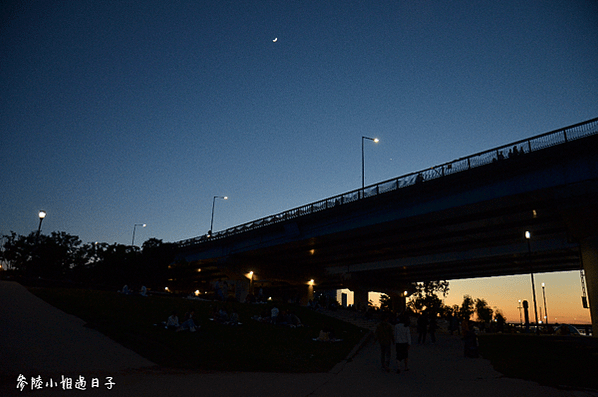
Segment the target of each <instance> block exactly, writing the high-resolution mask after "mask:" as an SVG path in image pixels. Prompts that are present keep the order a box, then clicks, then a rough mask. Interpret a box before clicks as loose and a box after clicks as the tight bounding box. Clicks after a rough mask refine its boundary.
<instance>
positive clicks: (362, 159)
mask: <svg viewBox="0 0 598 397" xmlns="http://www.w3.org/2000/svg"><path fill="white" fill-rule="evenodd" d="M366 139H368V140H370V141H372V142H374V143H378V142H380V140H379V139H378V138H368V137H367V136H362V137H361V189H363V188H364V187H365V160H364V154H363V142H364V141H365V140H366Z"/></svg>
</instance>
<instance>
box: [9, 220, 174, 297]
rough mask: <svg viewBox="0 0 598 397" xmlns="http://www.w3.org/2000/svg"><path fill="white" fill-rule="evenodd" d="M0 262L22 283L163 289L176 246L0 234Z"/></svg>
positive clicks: (62, 235)
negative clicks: (134, 286) (54, 281)
mask: <svg viewBox="0 0 598 397" xmlns="http://www.w3.org/2000/svg"><path fill="white" fill-rule="evenodd" d="M0 239H2V252H1V257H0V260H1V263H2V267H3V269H4V270H5V271H6V273H8V274H11V275H14V276H15V277H17V278H21V279H23V280H24V281H26V282H27V281H28V282H31V281H34V280H40V279H42V280H60V281H64V282H73V283H79V284H83V285H93V286H96V287H109V288H113V287H122V286H123V285H124V284H129V285H138V286H139V287H140V286H141V285H145V286H147V287H148V288H152V287H155V288H158V287H160V288H164V285H166V284H165V283H166V281H167V279H168V274H167V273H168V266H169V265H170V264H171V263H172V262H173V261H174V260H175V258H176V251H177V245H176V244H175V243H164V242H162V240H159V239H156V238H151V239H149V240H147V241H145V242H144V243H143V245H142V246H141V247H137V246H132V245H123V244H117V243H114V244H107V243H85V244H84V243H83V242H82V241H81V240H80V239H79V237H77V236H73V235H70V234H68V233H65V232H52V233H51V234H50V235H45V234H39V233H37V232H31V233H30V234H28V235H26V236H23V235H18V234H16V233H14V232H11V233H10V234H9V235H3V236H1V237H0Z"/></svg>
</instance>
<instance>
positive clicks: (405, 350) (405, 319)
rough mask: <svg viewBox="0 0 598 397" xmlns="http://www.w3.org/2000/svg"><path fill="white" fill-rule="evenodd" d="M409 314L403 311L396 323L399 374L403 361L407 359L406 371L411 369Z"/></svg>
mask: <svg viewBox="0 0 598 397" xmlns="http://www.w3.org/2000/svg"><path fill="white" fill-rule="evenodd" d="M409 325H410V321H409V315H408V314H406V313H403V315H402V316H401V318H400V320H399V322H398V323H397V324H396V325H395V329H394V331H395V333H394V336H395V348H396V351H397V374H400V373H401V361H403V360H404V361H405V371H409V348H410V347H411V329H410V328H409Z"/></svg>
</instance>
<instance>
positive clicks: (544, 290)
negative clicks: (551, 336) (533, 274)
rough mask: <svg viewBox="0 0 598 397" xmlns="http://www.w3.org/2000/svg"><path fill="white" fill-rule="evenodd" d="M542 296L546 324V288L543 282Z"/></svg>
mask: <svg viewBox="0 0 598 397" xmlns="http://www.w3.org/2000/svg"><path fill="white" fill-rule="evenodd" d="M542 296H543V297H544V320H545V321H544V322H545V323H546V324H548V311H547V310H546V288H545V287H544V283H542Z"/></svg>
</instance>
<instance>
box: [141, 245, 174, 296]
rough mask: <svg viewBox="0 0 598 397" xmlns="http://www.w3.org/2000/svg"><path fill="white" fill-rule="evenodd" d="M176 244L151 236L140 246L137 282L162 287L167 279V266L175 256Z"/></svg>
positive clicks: (152, 286)
mask: <svg viewBox="0 0 598 397" xmlns="http://www.w3.org/2000/svg"><path fill="white" fill-rule="evenodd" d="M177 248H178V246H177V245H176V244H174V243H163V242H162V240H158V239H156V238H151V239H149V240H147V241H146V242H145V243H143V245H142V247H141V257H140V260H139V264H140V266H141V269H139V271H140V276H141V277H140V279H139V282H140V283H141V284H143V285H146V286H148V287H151V288H158V287H160V288H163V287H164V286H165V285H166V282H167V281H168V266H169V265H170V264H172V263H173V261H174V260H175V258H176V254H177Z"/></svg>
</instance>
